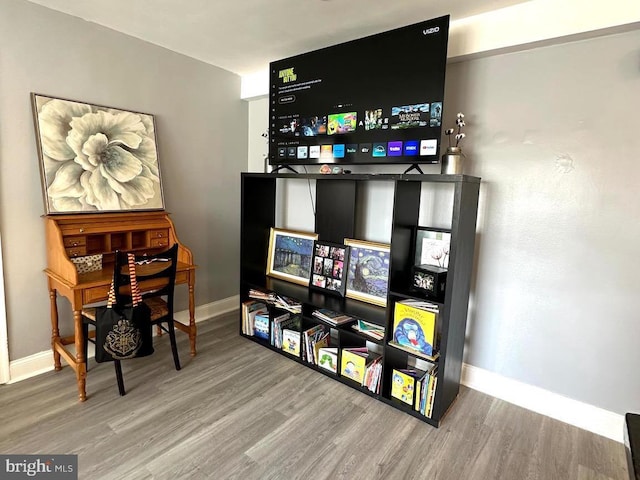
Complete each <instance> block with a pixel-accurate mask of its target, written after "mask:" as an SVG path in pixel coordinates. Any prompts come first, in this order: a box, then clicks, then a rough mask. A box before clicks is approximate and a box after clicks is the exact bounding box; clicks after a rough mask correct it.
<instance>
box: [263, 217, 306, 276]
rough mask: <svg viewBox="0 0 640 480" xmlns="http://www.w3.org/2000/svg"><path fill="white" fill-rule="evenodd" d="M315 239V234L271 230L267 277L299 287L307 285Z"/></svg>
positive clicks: (277, 229)
mask: <svg viewBox="0 0 640 480" xmlns="http://www.w3.org/2000/svg"><path fill="white" fill-rule="evenodd" d="M317 239H318V234H316V233H307V232H297V231H293V230H285V229H281V228H271V232H270V235H269V253H268V255H267V275H269V276H271V277H274V278H279V279H281V280H286V281H288V282H292V283H297V284H299V285H308V284H309V278H311V261H312V257H313V242H314V241H315V240H317Z"/></svg>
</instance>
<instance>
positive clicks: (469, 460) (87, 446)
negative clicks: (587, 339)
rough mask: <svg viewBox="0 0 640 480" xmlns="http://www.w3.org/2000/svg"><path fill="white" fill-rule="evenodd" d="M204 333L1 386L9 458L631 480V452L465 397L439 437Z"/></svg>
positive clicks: (211, 469) (164, 471) (517, 479)
mask: <svg viewBox="0 0 640 480" xmlns="http://www.w3.org/2000/svg"><path fill="white" fill-rule="evenodd" d="M237 321H238V320H237V314H236V313H234V314H229V315H226V316H224V317H220V318H217V319H213V320H210V321H207V322H203V323H201V324H199V333H198V352H199V353H198V355H197V356H196V357H195V358H193V359H191V358H190V357H189V355H188V352H189V348H188V342H187V338H186V336H185V335H179V336H178V339H179V350H180V353H181V360H182V365H183V369H182V370H181V371H180V372H176V371H175V370H174V369H173V361H172V358H171V353H170V349H169V341H168V340H169V339H168V337H167V336H164V337H162V338H161V339H159V340H158V341H157V343H156V353H155V354H154V355H153V356H151V357H146V358H141V359H135V360H130V361H126V362H123V370H124V376H125V384H126V387H127V392H128V393H127V395H126V396H125V397H120V396H119V395H118V389H117V386H116V381H115V375H114V372H113V366H112V365H111V364H100V365H97V364H96V363H95V362H93V360H92V361H91V362H90V370H89V374H88V377H87V394H88V400H87V401H86V402H85V403H82V404H81V403H77V401H76V399H77V390H76V382H75V375H74V373H73V371H72V370H71V369H70V368H69V367H65V368H63V370H62V371H61V372H49V373H47V374H44V375H40V376H38V377H35V378H32V379H29V380H25V381H23V382H19V383H17V384H14V385H2V386H0V452H2V453H4V454H9V453H16V454H49V453H75V454H78V464H79V478H81V479H100V480H102V479H118V480H122V479H149V478H153V479H176V478H187V479H227V478H238V479H243V480H245V479H296V478H305V479H325V478H326V479H367V480H368V479H385V480H386V479H402V480H405V479H430V480H431V479H433V480H449V479H451V480H467V479H483V480H486V479H501V480H505V479H506V480H509V479H514V480H525V479H540V480H555V479H558V480H569V479H580V480H583V479H585V480H586V479H593V480H596V479H598V480H604V479H616V480H627V479H628V474H627V470H626V460H625V453H624V446H623V445H622V444H619V443H616V442H614V441H612V440H609V439H606V438H603V437H599V436H597V435H594V434H592V433H589V432H586V431H583V430H580V429H578V428H576V427H572V426H570V425H566V424H564V423H561V422H558V421H556V420H552V419H550V418H547V417H544V416H542V415H538V414H536V413H533V412H530V411H528V410H524V409H522V408H519V407H516V406H514V405H511V404H508V403H506V402H503V401H501V400H498V399H495V398H493V397H489V396H487V395H484V394H482V393H480V392H477V391H474V390H470V389H467V388H464V387H463V388H462V391H461V394H460V397H459V398H458V400H457V401H456V403H455V404H454V406H453V408H452V411H451V412H450V414H449V415H448V416H447V417H446V418H445V419H444V422H443V425H442V426H441V427H440V428H439V429H436V428H433V427H431V426H429V425H427V424H425V423H423V422H420V421H419V420H417V419H415V418H413V417H411V416H409V415H406V414H403V413H402V412H400V411H397V410H395V409H394V408H392V407H390V406H388V405H385V404H383V403H381V402H377V401H375V400H373V399H372V398H369V397H368V396H366V395H363V394H360V393H359V392H356V391H355V390H352V389H350V388H349V387H347V386H345V385H342V384H340V383H338V382H335V381H332V380H331V379H329V378H326V377H325V376H324V375H321V374H319V373H317V372H314V371H312V370H311V369H308V368H306V367H304V366H302V365H299V364H297V363H295V362H292V361H290V360H288V359H286V358H284V357H282V356H280V355H278V354H277V353H274V352H271V351H269V350H267V349H265V348H262V347H260V346H259V345H256V344H254V343H252V342H250V341H248V340H246V339H243V338H240V337H239V336H238V334H237Z"/></svg>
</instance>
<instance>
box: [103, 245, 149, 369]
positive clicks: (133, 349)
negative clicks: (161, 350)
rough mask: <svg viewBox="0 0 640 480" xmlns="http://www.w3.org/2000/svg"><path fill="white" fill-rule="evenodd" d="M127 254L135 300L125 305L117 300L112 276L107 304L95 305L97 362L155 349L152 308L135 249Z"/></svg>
mask: <svg viewBox="0 0 640 480" xmlns="http://www.w3.org/2000/svg"><path fill="white" fill-rule="evenodd" d="M127 257H128V264H129V279H130V282H131V299H132V304H131V305H129V306H123V305H118V304H117V303H116V295H115V289H114V282H113V280H112V281H111V289H110V290H109V299H108V300H107V305H106V306H105V307H97V308H96V353H95V359H96V362H100V363H102V362H111V361H113V360H125V359H127V358H134V357H146V356H147V355H151V354H152V353H153V337H152V330H151V309H150V308H149V306H148V305H147V304H146V303H144V302H143V301H142V295H141V293H140V287H139V286H138V281H137V279H136V267H135V257H134V255H133V254H132V253H128V254H127ZM116 274H117V272H115V273H114V275H116Z"/></svg>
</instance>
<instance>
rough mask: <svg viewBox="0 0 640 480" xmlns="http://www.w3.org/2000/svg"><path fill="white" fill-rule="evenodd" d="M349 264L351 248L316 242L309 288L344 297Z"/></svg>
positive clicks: (337, 244)
mask: <svg viewBox="0 0 640 480" xmlns="http://www.w3.org/2000/svg"><path fill="white" fill-rule="evenodd" d="M348 262H349V247H347V246H346V245H342V244H339V243H328V242H320V241H316V242H315V244H314V246H313V262H312V272H311V280H310V281H309V288H314V289H319V290H324V291H325V292H329V293H335V294H338V295H344V292H345V288H346V285H347V283H346V281H345V280H346V278H347V275H346V273H347V265H348Z"/></svg>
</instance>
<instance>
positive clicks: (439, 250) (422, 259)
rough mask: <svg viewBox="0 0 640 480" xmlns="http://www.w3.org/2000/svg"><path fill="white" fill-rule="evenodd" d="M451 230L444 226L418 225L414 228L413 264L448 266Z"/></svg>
mask: <svg viewBox="0 0 640 480" xmlns="http://www.w3.org/2000/svg"><path fill="white" fill-rule="evenodd" d="M450 245H451V231H450V230H447V229H444V228H425V227H418V228H417V230H416V255H415V262H414V264H415V265H433V266H434V267H440V268H449V248H450Z"/></svg>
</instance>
